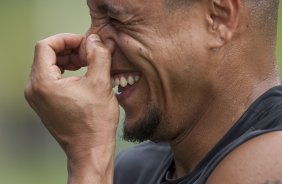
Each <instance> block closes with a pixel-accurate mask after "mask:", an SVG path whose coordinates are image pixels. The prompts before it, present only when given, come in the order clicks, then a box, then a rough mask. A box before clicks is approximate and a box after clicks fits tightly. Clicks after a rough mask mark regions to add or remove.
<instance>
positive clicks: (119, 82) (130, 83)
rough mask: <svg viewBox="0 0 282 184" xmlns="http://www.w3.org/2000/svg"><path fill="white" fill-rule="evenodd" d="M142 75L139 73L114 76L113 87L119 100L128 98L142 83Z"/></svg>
mask: <svg viewBox="0 0 282 184" xmlns="http://www.w3.org/2000/svg"><path fill="white" fill-rule="evenodd" d="M140 78H141V74H140V73H138V72H127V73H119V74H115V75H113V76H112V86H113V88H114V91H115V93H116V96H117V98H118V99H119V100H124V99H125V98H128V97H129V96H130V95H131V94H132V93H133V91H134V89H135V88H136V84H137V83H138V82H139V81H140Z"/></svg>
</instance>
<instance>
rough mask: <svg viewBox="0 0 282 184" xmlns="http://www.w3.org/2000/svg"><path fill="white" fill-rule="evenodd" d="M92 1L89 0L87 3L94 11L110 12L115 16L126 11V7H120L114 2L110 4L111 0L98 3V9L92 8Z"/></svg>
mask: <svg viewBox="0 0 282 184" xmlns="http://www.w3.org/2000/svg"><path fill="white" fill-rule="evenodd" d="M90 1H91V0H87V5H88V7H89V8H90V9H91V10H92V11H99V12H102V13H109V14H111V15H114V16H118V15H121V14H125V13H126V11H125V9H124V8H122V7H119V6H114V5H113V4H110V3H109V2H103V4H100V5H98V6H97V8H96V9H92V8H91V6H90Z"/></svg>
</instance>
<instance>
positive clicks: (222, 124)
mask: <svg viewBox="0 0 282 184" xmlns="http://www.w3.org/2000/svg"><path fill="white" fill-rule="evenodd" d="M148 5H150V6H148ZM88 6H89V8H90V15H91V18H92V25H91V27H90V29H89V31H88V32H87V34H86V36H85V37H84V36H80V35H74V34H59V35H55V36H53V37H49V38H47V39H45V40H42V41H40V42H39V43H38V44H37V46H36V50H35V58H34V64H33V67H32V71H31V75H30V81H29V83H28V85H27V87H26V90H25V96H26V98H27V100H28V102H29V103H30V105H31V106H32V108H33V109H34V110H35V111H36V112H37V114H38V115H39V116H40V117H41V120H42V122H43V123H44V125H45V126H46V127H47V129H48V130H49V131H50V133H51V134H52V135H53V136H54V137H55V138H56V140H57V141H58V142H59V144H60V145H61V146H62V148H63V150H64V151H65V153H66V155H67V157H68V171H69V180H68V183H71V184H72V183H80V184H84V183H112V182H113V160H114V158H113V157H114V151H115V141H116V140H115V137H116V128H117V122H118V119H119V107H118V105H119V104H120V105H122V107H123V108H124V109H125V112H126V119H125V128H126V129H127V130H128V131H129V132H130V131H133V129H134V127H135V126H138V123H140V122H141V121H139V120H140V119H141V120H142V119H143V118H144V116H145V114H146V113H147V111H146V109H148V108H151V107H154V108H157V109H158V110H159V111H160V112H165V113H163V114H165V115H162V118H161V121H160V124H159V126H158V129H157V130H156V131H155V132H154V134H153V135H152V136H151V137H150V139H151V140H153V141H159V140H165V141H168V142H169V143H170V145H171V148H172V151H173V153H174V160H175V168H176V169H175V172H174V176H173V177H174V178H179V177H182V176H185V175H187V174H189V173H190V172H191V171H192V170H193V169H194V168H195V166H196V165H197V164H198V163H199V161H200V160H201V159H202V158H203V157H204V156H205V155H206V154H207V153H208V151H209V150H210V149H211V148H212V147H213V146H214V145H215V144H216V143H217V142H218V141H219V140H220V139H221V138H222V137H223V135H224V134H225V133H226V132H227V131H228V130H229V129H230V128H231V127H232V126H233V124H234V123H235V122H236V120H237V119H238V118H239V117H240V116H241V114H242V113H243V112H244V111H245V110H246V109H247V108H248V107H249V105H250V104H251V103H252V102H253V101H254V100H255V99H256V98H258V96H260V95H261V94H262V93H264V92H265V91H267V90H268V89H270V88H271V87H273V86H276V85H278V84H279V83H280V80H279V77H278V72H277V70H276V64H275V47H274V46H273V45H275V43H273V42H266V41H265V38H264V36H263V34H261V33H258V32H257V31H256V29H255V28H254V25H255V24H254V23H253V22H252V21H251V18H250V7H249V6H247V5H246V3H245V2H242V1H240V0H225V1H223V0H203V1H197V2H195V3H194V4H193V6H191V7H189V8H188V9H189V11H183V9H177V10H174V11H172V10H169V9H168V8H167V7H166V6H165V3H164V2H163V1H161V0H155V1H149V0H143V1H142V2H141V1H138V0H122V1H117V0H88ZM250 25H251V26H253V27H251V28H250ZM273 40H275V39H273ZM83 66H87V68H88V70H87V72H86V74H85V75H84V76H82V77H69V78H62V73H61V70H65V69H67V70H68V69H69V70H77V69H79V68H81V67H83ZM117 76H118V77H121V76H126V77H128V76H134V77H136V76H138V77H139V78H140V79H139V80H138V82H136V84H134V85H132V86H131V87H130V88H126V89H123V91H122V92H123V93H122V95H118V96H116V95H115V94H114V92H113V91H112V88H111V87H112V84H111V79H112V78H116V77H117ZM120 79H121V78H120ZM281 139H282V133H281V132H274V133H269V134H266V135H263V136H260V137H258V138H255V139H253V140H251V141H248V142H247V143H245V144H244V145H242V146H240V147H239V148H238V149H236V150H235V151H234V152H232V153H231V154H230V155H229V156H228V157H226V158H225V159H224V160H223V161H222V162H221V163H220V165H219V166H218V167H217V168H216V170H215V171H214V172H213V174H212V175H211V177H210V178H209V180H208V182H207V183H210V184H219V183H230V184H233V183H234V184H235V183H264V182H268V181H269V182H272V181H273V182H276V181H280V180H282V173H281V171H282V161H281V159H280V155H281V154H282V142H281V141H280V140H281ZM187 148H189V149H187ZM254 153H256V154H254ZM248 155H250V156H248ZM269 155H270V156H269ZM266 157H269V158H271V159H262V158H266ZM258 160H259V162H258ZM262 166H263V167H262ZM238 168H240V169H238ZM258 175H259V177H258ZM227 181H228V182H227Z"/></svg>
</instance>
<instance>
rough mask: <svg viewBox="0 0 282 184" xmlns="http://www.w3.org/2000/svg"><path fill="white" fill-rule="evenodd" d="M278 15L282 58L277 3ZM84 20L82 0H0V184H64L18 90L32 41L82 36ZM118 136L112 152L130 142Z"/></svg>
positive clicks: (281, 46) (61, 160) (281, 39)
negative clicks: (63, 33)
mask: <svg viewBox="0 0 282 184" xmlns="http://www.w3.org/2000/svg"><path fill="white" fill-rule="evenodd" d="M279 18H280V24H279V30H278V42H277V43H278V47H277V53H278V60H280V61H281V62H282V3H280V12H279ZM89 23H90V19H89V16H88V9H87V6H86V1H78V0H59V1H58V0H57V1H55V0H48V1H45V0H28V1H19V0H0V26H1V27H0V33H1V34H0V64H1V65H0V84H1V86H0V184H16V183H21V184H36V183H40V184H45V183H46V184H47V183H48V184H49V183H66V181H67V171H66V159H65V156H64V153H63V152H62V150H61V149H60V147H59V146H58V145H57V143H56V142H55V141H54V139H53V138H52V137H51V136H50V135H49V134H48V132H47V131H46V130H45V128H44V127H43V125H42V124H41V123H40V121H39V119H38V117H37V116H36V115H35V114H34V112H33V111H32V110H31V109H30V107H29V106H28V105H27V103H26V102H25V100H24V97H23V89H24V86H25V84H26V81H27V78H28V74H29V70H30V65H31V62H32V57H33V49H34V44H35V43H36V41H37V40H40V39H42V38H45V37H48V36H50V35H53V34H56V33H61V32H72V33H80V34H83V33H84V32H85V31H86V30H87V28H88V26H89ZM280 66H281V65H280ZM281 71H282V70H281ZM118 135H119V136H120V135H121V133H120V131H119V133H118ZM118 140H119V141H118V146H117V152H119V151H120V150H122V149H124V148H126V147H128V146H130V144H128V143H124V142H122V141H121V139H120V138H119V139H118Z"/></svg>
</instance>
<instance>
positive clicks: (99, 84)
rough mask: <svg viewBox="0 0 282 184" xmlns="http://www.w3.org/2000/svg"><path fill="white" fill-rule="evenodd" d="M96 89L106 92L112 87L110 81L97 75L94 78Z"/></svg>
mask: <svg viewBox="0 0 282 184" xmlns="http://www.w3.org/2000/svg"><path fill="white" fill-rule="evenodd" d="M93 82H94V84H95V89H96V90H97V91H100V92H104V91H105V90H108V89H110V88H111V84H110V82H108V81H107V80H106V79H105V78H103V77H100V76H97V77H95V79H94V81H93Z"/></svg>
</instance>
